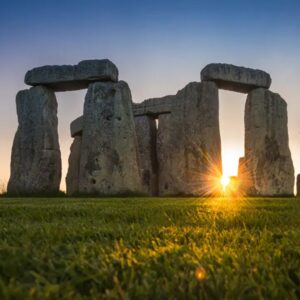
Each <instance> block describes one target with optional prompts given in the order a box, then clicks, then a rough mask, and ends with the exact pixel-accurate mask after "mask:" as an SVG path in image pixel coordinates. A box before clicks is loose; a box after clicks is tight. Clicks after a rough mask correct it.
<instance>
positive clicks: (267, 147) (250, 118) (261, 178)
mask: <svg viewBox="0 0 300 300" xmlns="http://www.w3.org/2000/svg"><path fill="white" fill-rule="evenodd" d="M245 160H246V164H247V170H248V172H249V177H250V178H249V181H250V191H251V194H254V195H262V196H281V195H282V196H285V195H293V189H294V167H293V162H292V158H291V152H290V149H289V138H288V127H287V104H286V102H285V101H284V100H283V99H282V98H281V97H280V96H279V95H278V94H274V93H272V92H270V91H268V90H266V89H262V88H260V89H256V90H254V91H252V92H251V93H249V95H248V97H247V100H246V108H245Z"/></svg>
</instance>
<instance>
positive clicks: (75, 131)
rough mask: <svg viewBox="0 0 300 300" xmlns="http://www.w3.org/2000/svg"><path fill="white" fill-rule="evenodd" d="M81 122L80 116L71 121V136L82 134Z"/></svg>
mask: <svg viewBox="0 0 300 300" xmlns="http://www.w3.org/2000/svg"><path fill="white" fill-rule="evenodd" d="M82 122H83V117H82V116H80V117H78V118H77V119H75V120H74V121H73V122H72V123H71V125H70V131H71V137H75V136H78V135H80V136H81V135H82Z"/></svg>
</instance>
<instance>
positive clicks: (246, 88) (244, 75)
mask: <svg viewBox="0 0 300 300" xmlns="http://www.w3.org/2000/svg"><path fill="white" fill-rule="evenodd" d="M201 80H202V81H214V82H215V83H216V84H217V85H218V87H219V88H221V89H224V90H230V91H234V92H240V93H248V92H250V91H251V90H253V89H256V88H260V87H262V88H266V89H268V88H269V87H270V85H271V76H270V75H269V74H268V73H266V72H265V71H261V70H255V69H250V68H244V67H238V66H234V65H230V64H209V65H207V66H206V67H205V68H204V69H203V70H202V71H201Z"/></svg>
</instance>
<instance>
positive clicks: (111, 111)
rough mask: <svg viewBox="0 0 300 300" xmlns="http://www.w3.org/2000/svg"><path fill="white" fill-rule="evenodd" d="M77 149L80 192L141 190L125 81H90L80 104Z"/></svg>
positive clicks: (97, 192) (127, 192)
mask: <svg viewBox="0 0 300 300" xmlns="http://www.w3.org/2000/svg"><path fill="white" fill-rule="evenodd" d="M81 149H82V150H81V159H80V176H79V192H80V193H81V194H97V195H120V194H138V193H141V192H142V191H143V189H142V183H141V177H140V172H139V165H138V146H137V138H136V132H135V125H134V117H133V113H132V101H131V92H130V89H129V87H128V85H127V83H125V82H123V81H120V82H118V83H112V82H107V83H102V82H97V83H93V84H90V86H89V89H88V92H87V95H86V98H85V103H84V114H83V131H82V145H81Z"/></svg>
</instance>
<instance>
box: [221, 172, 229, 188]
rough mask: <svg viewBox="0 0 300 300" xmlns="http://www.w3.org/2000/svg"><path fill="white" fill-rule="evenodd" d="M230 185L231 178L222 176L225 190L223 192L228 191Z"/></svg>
mask: <svg viewBox="0 0 300 300" xmlns="http://www.w3.org/2000/svg"><path fill="white" fill-rule="evenodd" d="M229 183H230V178H229V177H228V176H224V175H223V176H222V177H221V185H222V188H223V191H225V190H226V187H227V186H228V184H229Z"/></svg>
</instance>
